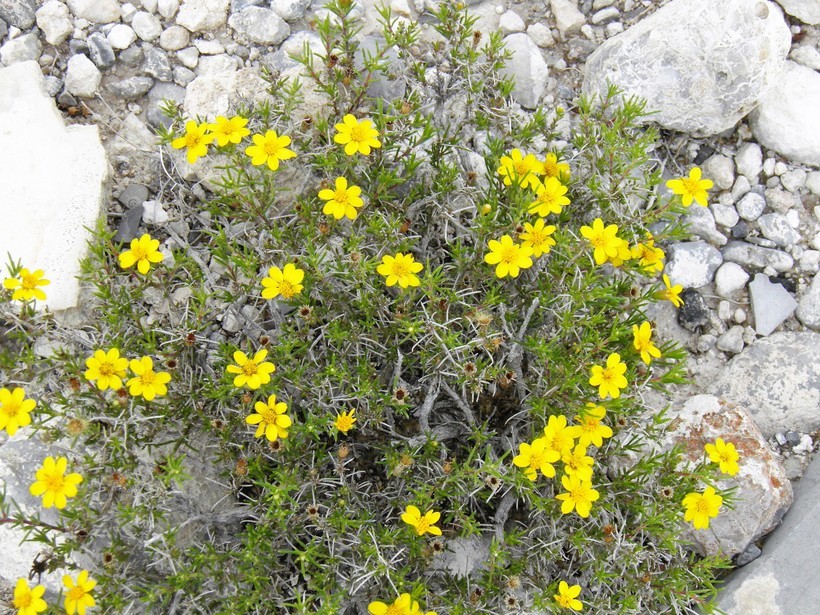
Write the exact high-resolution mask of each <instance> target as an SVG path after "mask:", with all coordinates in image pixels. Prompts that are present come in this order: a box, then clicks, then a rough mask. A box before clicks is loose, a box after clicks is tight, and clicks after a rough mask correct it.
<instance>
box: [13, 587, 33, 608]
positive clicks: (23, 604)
mask: <svg viewBox="0 0 820 615" xmlns="http://www.w3.org/2000/svg"><path fill="white" fill-rule="evenodd" d="M32 601H33V598H32V596H31V593H30V592H26V593H25V594H23V595H22V596H18V597H16V598H15V599H14V606H15V607H17V608H18V609H20V610H21V611H24V610H25V609H27V608H29V607H31V603H32Z"/></svg>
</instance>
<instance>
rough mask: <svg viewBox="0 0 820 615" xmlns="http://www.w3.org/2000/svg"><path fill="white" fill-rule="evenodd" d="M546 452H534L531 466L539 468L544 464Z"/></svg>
mask: <svg viewBox="0 0 820 615" xmlns="http://www.w3.org/2000/svg"><path fill="white" fill-rule="evenodd" d="M544 461H545V460H544V453H543V452H541V453H533V454H532V457H530V467H531V468H534V469H537V468H540V467H541V466H542V465H544Z"/></svg>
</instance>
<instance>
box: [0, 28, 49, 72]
mask: <svg viewBox="0 0 820 615" xmlns="http://www.w3.org/2000/svg"><path fill="white" fill-rule="evenodd" d="M42 52H43V45H42V44H41V43H40V39H39V38H38V37H37V33H36V32H29V33H28V34H24V35H22V36H18V37H17V38H14V39H12V40H10V41H8V42H7V43H6V44H5V45H3V46H2V47H0V62H2V63H3V64H5V65H6V66H11V65H12V64H17V63H18V62H29V61H31V60H37V59H39V58H40V54H41V53H42Z"/></svg>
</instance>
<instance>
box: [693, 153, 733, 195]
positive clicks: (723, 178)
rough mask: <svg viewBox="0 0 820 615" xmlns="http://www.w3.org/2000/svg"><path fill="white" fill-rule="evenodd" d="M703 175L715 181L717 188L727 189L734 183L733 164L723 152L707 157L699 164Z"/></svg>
mask: <svg viewBox="0 0 820 615" xmlns="http://www.w3.org/2000/svg"><path fill="white" fill-rule="evenodd" d="M701 171H702V172H703V177H705V178H707V179H711V180H712V181H714V182H715V187H717V188H718V190H729V189H730V188H731V187H732V186H733V185H734V183H735V165H734V163H732V159H731V158H729V157H728V156H724V155H723V154H715V155H714V156H710V157H709V158H707V159H706V160H705V161H704V162H703V165H702V166H701Z"/></svg>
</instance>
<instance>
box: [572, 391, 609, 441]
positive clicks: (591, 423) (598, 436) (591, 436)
mask: <svg viewBox="0 0 820 615" xmlns="http://www.w3.org/2000/svg"><path fill="white" fill-rule="evenodd" d="M605 416H606V410H605V409H604V407H603V406H598V405H596V404H593V403H592V402H588V403H587V406H586V408H585V409H584V411H583V413H582V414H581V415H579V416H576V417H575V420H576V421H578V428H579V430H580V435H579V436H578V444H581V445H583V446H589V445H590V444H594V445H595V446H597V447H599V448H600V447H601V446H603V444H604V438H611V437H612V429H611V428H610V427H609V426H608V425H603V424H602V423H601V421H602V420H604V417H605Z"/></svg>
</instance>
